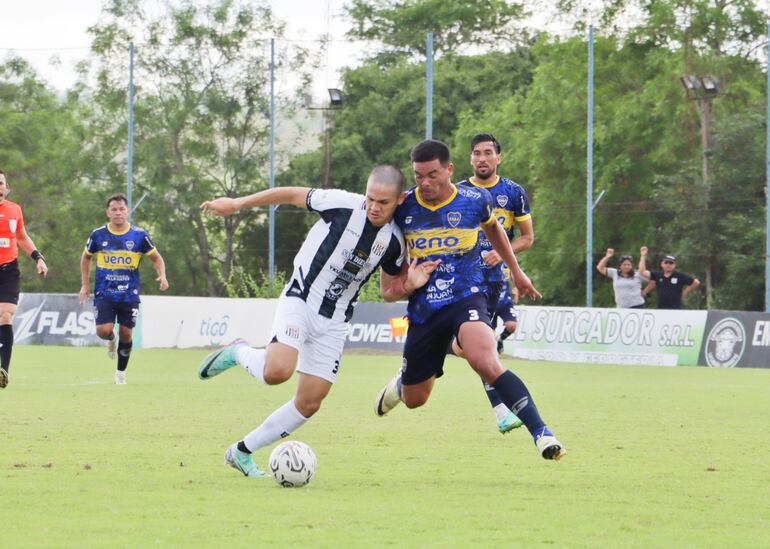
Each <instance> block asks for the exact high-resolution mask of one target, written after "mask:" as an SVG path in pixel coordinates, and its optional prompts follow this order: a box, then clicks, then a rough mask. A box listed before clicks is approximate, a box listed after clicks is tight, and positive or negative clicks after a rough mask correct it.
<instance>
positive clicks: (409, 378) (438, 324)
mask: <svg viewBox="0 0 770 549" xmlns="http://www.w3.org/2000/svg"><path fill="white" fill-rule="evenodd" d="M472 321H480V322H485V323H487V324H489V311H488V309H487V298H486V296H485V295H484V294H483V293H479V294H474V295H471V296H469V297H466V298H464V299H461V300H460V301H457V302H455V303H452V304H450V305H447V306H446V307H444V308H443V309H441V310H440V311H438V312H436V313H434V314H433V316H431V317H430V318H429V319H428V321H427V322H425V323H424V324H411V323H410V324H409V329H408V330H407V332H406V343H404V355H403V365H402V366H401V382H402V383H403V384H404V385H416V384H417V383H422V382H423V381H425V380H426V379H430V378H431V377H433V376H436V377H441V376H442V375H444V358H445V357H446V352H447V347H448V346H449V344H450V343H451V342H452V338H453V337H456V336H457V332H459V330H460V326H461V325H462V324H464V323H466V322H472Z"/></svg>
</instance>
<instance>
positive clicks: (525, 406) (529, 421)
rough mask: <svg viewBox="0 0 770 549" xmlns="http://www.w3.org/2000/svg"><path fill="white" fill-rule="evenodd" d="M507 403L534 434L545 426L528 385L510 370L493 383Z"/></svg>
mask: <svg viewBox="0 0 770 549" xmlns="http://www.w3.org/2000/svg"><path fill="white" fill-rule="evenodd" d="M492 385H493V386H494V388H495V389H497V393H498V394H499V395H500V398H501V399H502V401H503V402H504V403H505V405H506V406H507V407H508V408H510V409H511V410H512V411H513V413H514V414H516V415H517V416H518V417H519V419H520V420H521V421H523V422H524V425H526V426H527V429H528V430H529V432H530V433H532V435H533V436H534V435H535V432H537V431H538V430H539V429H542V428H543V427H545V423H544V422H543V420H542V419H540V413H539V412H538V411H537V406H535V401H534V400H532V397H531V396H530V394H529V391H528V390H527V386H526V385H524V382H523V381H522V380H521V379H519V378H518V377H517V376H516V374H514V373H513V372H511V371H510V370H506V371H504V372H503V373H502V374H500V377H498V378H497V379H496V380H495V382H494V383H493V384H492Z"/></svg>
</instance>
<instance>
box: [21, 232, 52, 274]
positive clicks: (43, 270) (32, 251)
mask: <svg viewBox="0 0 770 549" xmlns="http://www.w3.org/2000/svg"><path fill="white" fill-rule="evenodd" d="M19 247H20V248H21V249H22V250H24V252H25V253H26V254H27V255H28V256H30V257H31V258H32V259H34V260H35V268H36V269H37V274H39V275H40V276H43V277H44V276H46V275H47V274H48V265H46V263H45V259H43V255H42V254H41V253H40V252H38V251H37V248H35V243H34V242H32V239H31V238H30V237H29V235H28V234H27V229H24V228H23V229H22V230H21V237H20V238H19Z"/></svg>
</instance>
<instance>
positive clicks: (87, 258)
mask: <svg viewBox="0 0 770 549" xmlns="http://www.w3.org/2000/svg"><path fill="white" fill-rule="evenodd" d="M90 276H91V255H90V254H89V253H88V252H87V251H85V250H83V255H81V256H80V295H79V300H78V302H79V303H81V304H82V303H83V302H84V301H85V300H86V298H87V297H88V296H89V295H90V294H91V291H90V289H89V282H88V281H89V278H90Z"/></svg>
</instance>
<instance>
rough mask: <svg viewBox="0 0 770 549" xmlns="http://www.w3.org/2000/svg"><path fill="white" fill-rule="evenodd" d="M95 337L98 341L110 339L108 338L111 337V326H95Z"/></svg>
mask: <svg viewBox="0 0 770 549" xmlns="http://www.w3.org/2000/svg"><path fill="white" fill-rule="evenodd" d="M96 335H97V337H99V338H100V339H111V337H110V336H111V335H112V326H111V325H109V326H108V325H104V326H97V327H96Z"/></svg>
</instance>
